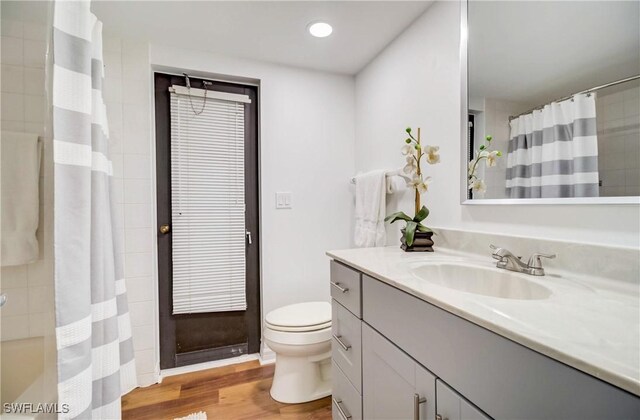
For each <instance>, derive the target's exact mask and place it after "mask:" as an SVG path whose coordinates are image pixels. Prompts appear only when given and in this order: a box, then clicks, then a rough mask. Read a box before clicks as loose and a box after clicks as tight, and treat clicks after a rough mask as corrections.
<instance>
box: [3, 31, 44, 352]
mask: <svg viewBox="0 0 640 420" xmlns="http://www.w3.org/2000/svg"><path fill="white" fill-rule="evenodd" d="M1 28H2V30H1V35H2V39H1V45H2V51H1V53H0V63H1V71H2V75H1V76H2V77H1V79H0V91H1V92H2V93H1V96H2V101H1V102H2V104H1V105H2V112H1V113H0V114H1V115H0V120H1V121H0V122H1V128H2V130H9V131H20V132H31V133H36V134H38V135H39V136H40V137H41V139H42V140H43V143H44V153H43V165H42V168H41V173H40V207H41V209H40V224H39V227H38V233H37V236H38V240H39V241H40V251H41V252H40V257H39V260H38V261H36V262H35V263H33V264H28V265H22V266H14V267H2V270H1V276H0V288H1V289H2V292H3V293H6V294H7V296H8V300H7V304H6V305H5V306H4V307H3V308H2V325H1V326H2V329H1V331H2V333H1V335H0V338H1V339H2V340H3V341H4V340H13V339H19V338H25V337H37V336H43V335H49V334H52V333H53V328H54V316H53V263H52V261H53V240H52V239H53V235H52V232H53V229H52V227H53V224H52V221H53V194H52V187H53V185H52V183H53V166H52V165H51V162H49V161H48V160H51V142H50V139H47V138H45V137H44V134H45V123H44V121H45V109H46V98H45V85H44V82H45V77H44V63H45V39H46V27H45V26H44V25H37V24H32V23H23V22H21V21H17V20H2V23H1Z"/></svg>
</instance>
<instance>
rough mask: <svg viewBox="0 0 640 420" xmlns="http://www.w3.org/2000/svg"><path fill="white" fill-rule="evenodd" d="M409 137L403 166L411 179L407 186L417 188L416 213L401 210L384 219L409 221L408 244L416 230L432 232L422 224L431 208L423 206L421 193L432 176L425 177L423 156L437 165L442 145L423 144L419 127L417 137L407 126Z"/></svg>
mask: <svg viewBox="0 0 640 420" xmlns="http://www.w3.org/2000/svg"><path fill="white" fill-rule="evenodd" d="M405 131H406V133H407V135H408V137H407V138H406V139H405V145H404V146H403V147H402V154H403V155H404V156H405V159H406V165H405V166H404V168H403V172H404V173H405V174H406V175H407V178H409V179H410V180H409V181H407V186H408V187H410V188H412V189H414V190H415V215H414V216H413V217H411V216H409V215H407V214H406V213H404V212H402V211H399V212H396V213H393V214H391V215H389V216H387V217H386V218H385V219H384V220H385V221H391V222H390V223H394V222H397V221H399V220H403V221H405V222H406V223H407V225H406V227H405V229H404V239H405V242H406V244H407V245H408V246H411V245H413V240H414V238H415V233H416V231H418V232H432V230H431V229H429V228H428V227H426V226H424V225H423V224H422V222H423V220H424V219H426V218H427V216H429V209H428V208H427V207H426V206H421V204H420V196H421V194H423V193H425V192H427V191H428V190H429V184H430V183H431V177H430V176H427V177H425V176H424V174H423V172H422V166H421V163H422V160H423V159H422V158H425V159H424V160H425V161H426V162H427V163H428V164H430V165H435V164H436V163H439V162H440V154H439V150H440V147H438V146H428V145H426V146H424V147H423V146H422V143H421V139H420V128H418V134H417V138H416V137H414V136H413V134H412V130H411V127H407V129H406V130H405Z"/></svg>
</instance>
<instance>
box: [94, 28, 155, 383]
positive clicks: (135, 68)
mask: <svg viewBox="0 0 640 420" xmlns="http://www.w3.org/2000/svg"><path fill="white" fill-rule="evenodd" d="M103 49H104V63H105V83H104V97H105V102H106V104H107V116H108V119H109V131H110V132H109V135H110V137H109V140H110V147H111V155H112V160H113V168H114V177H115V178H116V179H115V189H116V197H115V201H116V203H117V209H116V211H118V212H119V213H120V214H121V215H122V220H123V228H124V229H123V233H124V248H123V249H124V251H125V254H124V262H125V278H126V282H127V293H128V300H129V310H130V315H131V324H132V329H133V343H134V350H135V357H136V368H137V371H138V382H139V384H140V385H141V386H146V385H150V384H152V383H155V382H157V373H156V368H157V365H158V361H157V356H156V348H157V345H156V343H157V340H158V337H157V322H158V321H157V308H156V307H155V303H154V297H155V290H156V284H155V283H154V281H153V280H152V279H153V278H155V277H154V276H153V273H154V258H153V249H154V247H155V238H156V237H155V230H154V228H153V226H152V215H153V213H154V207H153V206H154V203H152V201H151V197H152V196H151V194H152V191H151V188H152V185H153V184H152V182H151V174H152V172H151V140H150V127H149V124H150V122H149V121H150V120H149V112H150V66H149V53H148V45H147V44H146V43H141V42H135V41H129V40H121V39H117V38H113V37H108V36H106V37H104V42H103Z"/></svg>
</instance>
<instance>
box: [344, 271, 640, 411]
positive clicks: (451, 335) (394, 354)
mask: <svg viewBox="0 0 640 420" xmlns="http://www.w3.org/2000/svg"><path fill="white" fill-rule="evenodd" d="M331 296H332V297H333V325H332V329H333V334H334V338H333V342H332V359H333V384H334V388H333V399H334V401H333V416H334V419H336V420H356V419H359V418H365V419H367V420H369V419H385V420H386V419H416V418H418V419H422V420H425V419H429V420H431V419H442V420H487V419H490V418H495V419H541V418H544V419H555V418H562V419H581V420H587V419H593V420H596V419H640V398H638V397H637V396H635V395H632V394H630V393H628V392H626V391H623V390H622V389H620V388H617V387H615V386H613V385H610V384H608V383H606V382H603V381H601V380H599V379H598V378H595V377H593V376H591V375H588V374H586V373H583V372H581V371H578V370H576V369H574V368H572V367H570V366H568V365H565V364H563V363H560V362H558V361H556V360H554V359H552V358H549V357H547V356H545V355H543V354H540V353H538V352H536V351H533V350H531V349H530V348H528V347H525V346H523V345H521V344H518V343H516V342H514V341H511V340H508V339H506V338H504V337H502V336H500V335H498V334H496V333H494V332H492V331H489V330H487V329H485V328H482V327H480V326H478V325H476V324H474V323H472V322H469V321H467V320H466V319H463V318H461V317H458V316H456V315H453V314H452V313H450V312H448V311H445V310H443V309H441V308H439V307H436V306H434V305H432V304H430V303H428V302H426V301H424V300H421V299H419V298H417V297H415V296H412V295H410V294H408V293H406V292H404V291H401V290H399V289H398V288H395V287H393V286H390V285H389V284H386V283H384V282H381V281H379V280H377V279H374V278H372V277H369V276H368V275H366V274H363V273H360V272H359V271H358V270H356V269H353V268H351V267H349V266H347V265H345V264H341V263H338V262H335V261H332V262H331ZM423 398H424V399H425V400H424V401H423ZM416 407H417V408H416ZM416 414H417V416H416Z"/></svg>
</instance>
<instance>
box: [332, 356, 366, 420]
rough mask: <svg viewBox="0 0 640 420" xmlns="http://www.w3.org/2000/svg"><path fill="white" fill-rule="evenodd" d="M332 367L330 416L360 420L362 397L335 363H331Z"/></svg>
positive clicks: (339, 419)
mask: <svg viewBox="0 0 640 420" xmlns="http://www.w3.org/2000/svg"><path fill="white" fill-rule="evenodd" d="M332 367H333V377H332V378H333V379H332V381H333V384H332V385H333V388H332V396H331V417H332V418H333V420H361V419H362V398H361V397H360V394H359V393H358V391H356V389H355V388H354V387H353V385H351V382H349V380H348V379H347V377H346V376H344V373H342V371H341V370H340V368H339V367H338V366H337V365H336V364H335V363H332Z"/></svg>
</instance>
